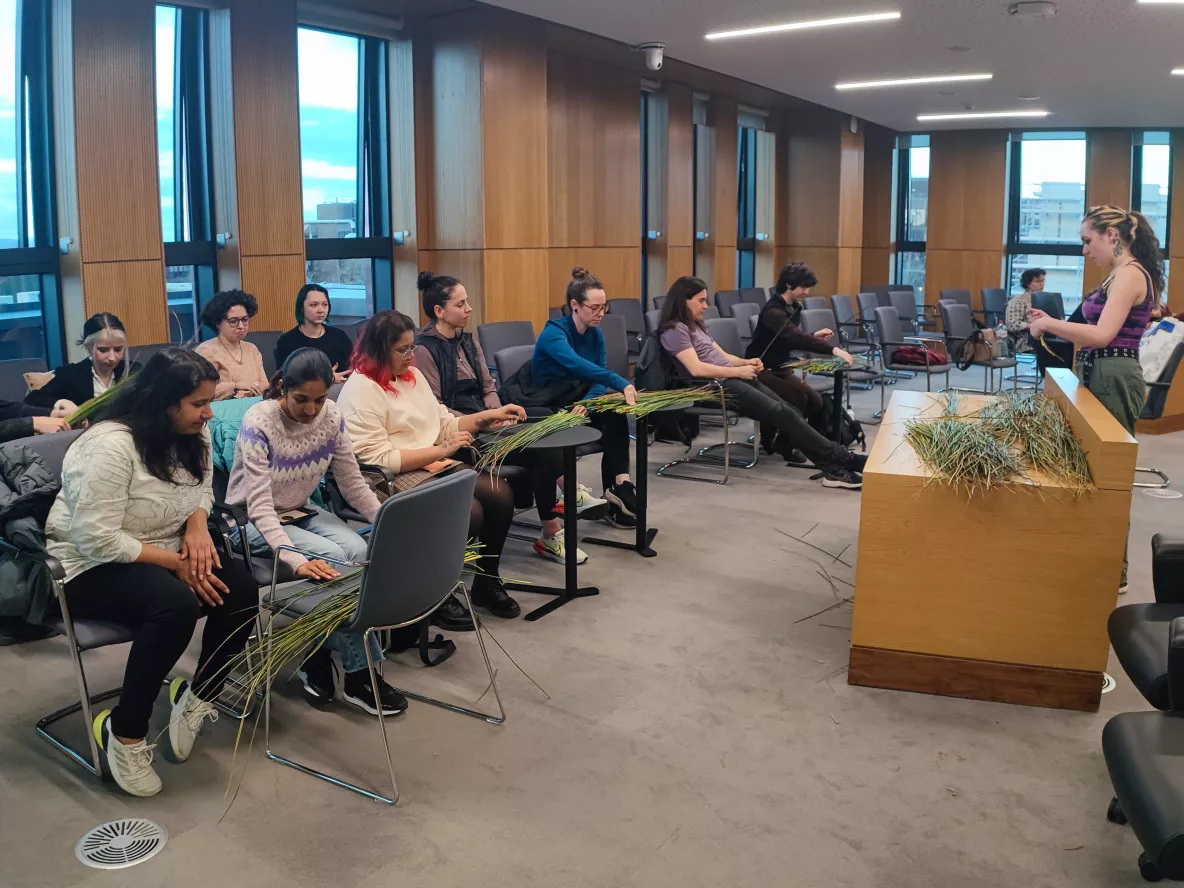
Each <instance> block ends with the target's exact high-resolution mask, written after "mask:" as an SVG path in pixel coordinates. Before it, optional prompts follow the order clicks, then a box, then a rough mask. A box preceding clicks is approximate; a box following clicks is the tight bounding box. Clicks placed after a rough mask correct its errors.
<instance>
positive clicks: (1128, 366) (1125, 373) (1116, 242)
mask: <svg viewBox="0 0 1184 888" xmlns="http://www.w3.org/2000/svg"><path fill="white" fill-rule="evenodd" d="M1081 243H1082V253H1083V254H1084V255H1086V256H1087V257H1089V258H1090V259H1092V260H1093V261H1094V262H1095V263H1097V264H1098V265H1100V266H1101V267H1102V268H1103V269H1104V270H1106V271H1108V272H1109V274H1107V275H1106V279H1105V280H1103V281H1102V285H1101V286H1100V287H1098V289H1096V290H1094V291H1093V292H1092V293H1090V294H1089V295H1088V296H1086V297H1085V299H1084V301H1083V302H1082V303H1081V313H1082V315H1083V316H1084V317H1085V323H1084V324H1074V323H1070V322H1069V321H1058V320H1057V319H1056V318H1051V317H1049V316H1048V315H1046V314H1045V313H1044V312H1042V311H1040V310H1038V309H1034V308H1033V309H1030V310H1029V311H1028V317H1029V318H1030V319H1031V325H1030V326H1029V327H1028V332H1030V333H1031V334H1032V336H1033V337H1034V338H1037V339H1039V338H1040V337H1041V336H1043V335H1044V334H1045V333H1052V334H1054V335H1056V336H1060V337H1061V338H1062V339H1067V340H1069V341H1070V342H1072V343H1074V344H1075V345H1076V346H1077V349H1078V352H1077V374H1078V376H1080V377H1081V381H1082V382H1083V383H1084V384H1085V387H1086V388H1088V389H1089V390H1090V391H1091V392H1093V394H1094V397H1096V398H1097V399H1098V400H1099V401H1101V402H1102V404H1103V406H1105V408H1106V409H1107V410H1109V411H1110V413H1111V414H1113V415H1114V418H1115V419H1117V420H1118V421H1119V423H1121V424H1122V427H1123V428H1124V429H1126V430H1127V431H1128V432H1130V433H1131V434H1132V435H1134V433H1135V422H1136V421H1137V420H1138V418H1139V413H1140V411H1142V409H1143V400H1144V398H1145V396H1146V393H1147V392H1146V386H1145V385H1144V383H1143V371H1142V369H1141V368H1140V366H1139V341H1140V339H1141V338H1142V336H1143V331H1144V330H1145V329H1147V323H1148V322H1149V321H1150V319H1151V310H1152V309H1153V308H1154V307H1155V306H1156V304H1157V303H1158V302H1159V297H1160V294H1161V293H1162V292H1163V288H1164V277H1163V253H1162V252H1161V251H1160V248H1159V239H1158V238H1157V237H1156V236H1155V232H1154V231H1153V230H1152V228H1151V224H1150V223H1149V222H1148V221H1147V217H1145V216H1144V215H1143V214H1142V213H1135V212H1127V211H1126V210H1122V209H1119V208H1118V207H1112V206H1103V207H1092V208H1091V209H1090V210H1089V212H1087V213H1086V214H1085V220H1084V221H1083V222H1082V223H1081ZM1126 588H1127V585H1126V558H1125V556H1124V557H1123V561H1122V581H1121V585H1120V587H1119V591H1120V592H1125V591H1126Z"/></svg>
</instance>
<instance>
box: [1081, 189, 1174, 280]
mask: <svg viewBox="0 0 1184 888" xmlns="http://www.w3.org/2000/svg"><path fill="white" fill-rule="evenodd" d="M1085 221H1086V222H1088V223H1089V225H1090V228H1092V229H1093V230H1094V231H1097V232H1099V233H1102V234H1104V233H1105V232H1106V230H1107V229H1109V228H1113V229H1114V231H1115V233H1116V234H1117V235H1118V240H1119V241H1120V242H1121V243H1122V245H1123V246H1124V247H1126V248H1127V249H1128V250H1130V251H1131V255H1132V256H1134V257H1135V260H1136V261H1137V262H1138V263H1139V264H1140V265H1142V266H1143V268H1144V269H1146V271H1147V274H1148V276H1150V278H1151V288H1152V290H1153V291H1154V292H1153V294H1152V298H1153V299H1154V300H1155V301H1156V302H1158V301H1159V296H1160V294H1161V293H1163V288H1164V286H1165V284H1164V277H1163V250H1162V249H1160V246H1159V238H1157V237H1156V236H1155V231H1154V229H1152V227H1151V223H1150V222H1148V221H1147V217H1146V216H1144V215H1143V214H1142V213H1139V212H1135V211H1133V210H1132V211H1130V212H1127V211H1126V210H1124V209H1121V208H1120V207H1112V206H1101V207H1090V208H1089V210H1088V211H1087V212H1086V214H1085Z"/></svg>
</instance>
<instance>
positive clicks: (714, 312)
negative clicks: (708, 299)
mask: <svg viewBox="0 0 1184 888" xmlns="http://www.w3.org/2000/svg"><path fill="white" fill-rule="evenodd" d="M735 310H736V306H734V305H733V306H732V311H733V312H735ZM735 316H736V315H735V314H733V315H732V317H735ZM720 317H722V315H721V314H720V313H719V309H718V308H716V307H715V306H714V305H708V306H707V307H706V308H704V309H703V320H705V321H713V320H717V319H718V318H720Z"/></svg>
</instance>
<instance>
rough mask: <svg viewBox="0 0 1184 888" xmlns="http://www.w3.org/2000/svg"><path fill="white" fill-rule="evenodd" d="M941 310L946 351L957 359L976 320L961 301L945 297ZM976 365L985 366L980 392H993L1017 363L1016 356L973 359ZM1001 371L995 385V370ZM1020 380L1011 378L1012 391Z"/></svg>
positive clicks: (940, 305)
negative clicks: (981, 359)
mask: <svg viewBox="0 0 1184 888" xmlns="http://www.w3.org/2000/svg"><path fill="white" fill-rule="evenodd" d="M938 308H939V310H940V311H941V325H942V329H944V330H945V336H946V352H947V353H948V354H949V355H951V357H952V358H954V359H955V360H956V359H957V357H958V356H959V355H961V354H962V348H963V346H964V345H965V344H966V340H967V339H969V338H970V337H971V335H972V334H973V333H974V322H973V321H972V320H971V319H970V309H968V308H967V307H966V306H965V305H963V304H962V303H961V302H954V301H952V300H950V299H943V300H941V301H940V302H939V303H938ZM972 363H973V365H974V366H975V367H982V368H983V387H982V389H981V390H977V393H978V394H987V395H989V394H993V393H995V392H996V391H998V390H999V389H1000V388H1002V387H1003V379H1004V377H1003V371H1004V370H1006V369H1007V368H1008V367H1014V366H1015V365H1016V360H1015V358H995V357H992V358H990V359H988V360H986V361H972ZM996 370H998V371H999V386H998V388H996V387H995V371H996ZM1018 385H1019V381H1018V380H1017V379H1016V377H1015V376H1014V375H1013V376H1012V378H1011V387H1012V391H1015V390H1016V389H1017V387H1018ZM958 391H976V390H974V389H958Z"/></svg>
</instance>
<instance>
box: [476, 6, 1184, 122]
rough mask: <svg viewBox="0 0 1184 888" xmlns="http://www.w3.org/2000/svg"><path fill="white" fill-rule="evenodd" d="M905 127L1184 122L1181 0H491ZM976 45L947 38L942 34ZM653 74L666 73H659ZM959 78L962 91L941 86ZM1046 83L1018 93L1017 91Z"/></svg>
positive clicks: (1183, 14)
mask: <svg viewBox="0 0 1184 888" xmlns="http://www.w3.org/2000/svg"><path fill="white" fill-rule="evenodd" d="M486 2H490V3H492V5H495V6H501V7H504V8H506V9H512V10H515V11H517V12H522V13H526V14H527V15H532V16H535V17H537V18H542V19H547V20H549V21H552V22H557V23H559V24H563V25H569V26H571V27H574V28H579V29H581V30H584V31H590V32H592V33H594V34H600V35H602V36H605V37H611V38H613V39H616V40H621V41H624V42H626V43H639V42H642V41H649V40H657V41H661V42H663V43H665V44H666V53H667V56H668V57H671V58H677V59H680V60H682V61H685V62H689V63H691V64H695V65H699V66H701V67H704V68H708V69H711V70H713V71H719V72H721V73H724V74H729V75H732V76H733V77H738V78H740V79H742V80H747V81H750V82H753V83H758V84H760V85H762V86H766V87H769V88H771V89H775V90H777V91H779V92H783V93H788V94H789V95H793V96H798V97H799V98H803V99H807V100H809V101H811V102H816V103H818V104H820V105H826V106H828V107H831V108H838V109H840V110H842V111H845V112H847V113H850V114H854V115H857V116H858V117H861V118H863V119H865V120H870V121H873V122H875V123H879V124H882V125H884V126H888V127H891V128H893V129H897V130H904V131H922V132H928V131H932V130H934V129H957V128H980V127H1025V126H1026V127H1085V126H1133V127H1148V128H1159V127H1170V126H1180V125H1184V77H1173V76H1171V75H1170V73H1169V72H1170V71H1171V69H1172V68H1175V67H1184V4H1181V5H1174V4H1167V5H1139V4H1137V3H1136V0H1057V12H1056V15H1055V16H1054V17H1053V18H1051V19H1043V20H1033V19H1019V18H1012V17H1010V16H1009V15H1008V13H1007V8H1008V5H1009V0H486ZM892 10H899V11H900V12H901V13H902V16H901V19H900V20H899V21H896V22H877V23H872V24H864V25H855V26H849V27H837V28H826V29H818V30H807V31H796V32H785V33H780V34H769V35H764V36H760V37H748V38H741V39H736V40H727V41H718V42H716V41H707V40H704V39H703V35H704V34H706V33H708V32H709V31H717V30H732V29H735V28H743V27H751V26H759V25H765V24H774V23H778V22H786V21H801V20H807V19H817V18H832V17H835V16H842V15H854V14H858V13H868V12H886V11H892ZM948 46H964V47H969V48H970V52H951V51H948V50H947V49H946V48H945V47H948ZM977 72H991V73H993V74H994V75H995V77H994V79H993V80H990V81H982V82H976V83H959V84H947V85H928V86H921V87H905V88H899V87H898V88H892V89H876V90H862V91H852V92H839V91H836V90H835V88H834V85H835V84H836V83H839V82H842V81H851V80H858V81H862V80H878V79H886V78H891V77H904V76H921V75H932V74H953V73H977ZM654 76H655V77H656V78H657V79H660V78H661V74H660V73H659V74H657V75H654ZM945 90H953V91H955V92H956V95H952V96H950V95H946V96H943V95H939V91H945ZM1028 94H1034V95H1039V96H1040V99H1039V100H1038V101H1022V100H1020V99H1019V98H1018V96H1020V95H1028ZM967 103H971V104H973V105H974V110H976V111H1008V110H1014V109H1017V108H1026V109H1044V110H1048V111H1051V112H1052V114H1051V115H1050V116H1049V117H1047V118H1044V119H1043V120H1042V121H1041V120H1036V121H1032V120H1028V121H1019V122H1009V121H1006V120H990V121H958V122H949V123H919V122H918V121H917V120H916V117H917V115H918V114H922V113H945V112H959V111H962V110H964V108H963V106H964V104H967Z"/></svg>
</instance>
